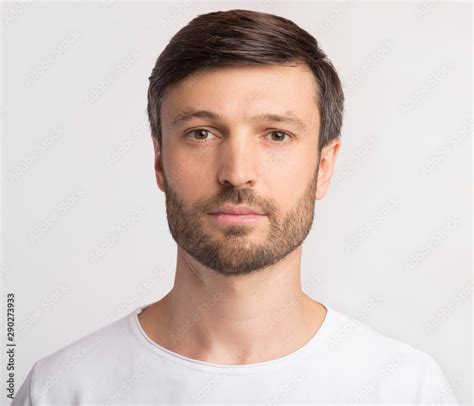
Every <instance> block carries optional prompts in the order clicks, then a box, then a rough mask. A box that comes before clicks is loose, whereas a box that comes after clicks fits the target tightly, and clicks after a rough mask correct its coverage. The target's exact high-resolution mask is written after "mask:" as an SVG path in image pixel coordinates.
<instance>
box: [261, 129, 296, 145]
mask: <svg viewBox="0 0 474 406" xmlns="http://www.w3.org/2000/svg"><path fill="white" fill-rule="evenodd" d="M268 134H277V137H276V140H277V141H278V142H277V144H283V142H280V141H281V140H284V139H285V135H287V136H288V138H293V137H292V136H291V135H290V134H288V133H286V132H284V131H276V130H275V131H270V132H269V133H268ZM268 134H267V135H268ZM274 139H275V138H274Z"/></svg>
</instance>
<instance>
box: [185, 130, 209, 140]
mask: <svg viewBox="0 0 474 406" xmlns="http://www.w3.org/2000/svg"><path fill="white" fill-rule="evenodd" d="M192 134H195V135H196V136H195V137H193V136H192ZM208 134H212V133H211V132H210V131H209V130H206V129H204V128H198V129H196V130H192V131H189V132H188V133H187V134H186V136H188V137H192V138H193V139H195V140H204V141H206V135H208Z"/></svg>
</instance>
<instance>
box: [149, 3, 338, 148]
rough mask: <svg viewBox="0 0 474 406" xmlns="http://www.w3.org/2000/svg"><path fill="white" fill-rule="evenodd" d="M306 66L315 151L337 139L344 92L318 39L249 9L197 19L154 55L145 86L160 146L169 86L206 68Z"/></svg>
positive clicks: (274, 16)
mask: <svg viewBox="0 0 474 406" xmlns="http://www.w3.org/2000/svg"><path fill="white" fill-rule="evenodd" d="M293 62H297V63H301V62H302V63H305V64H307V65H308V66H309V68H310V69H311V71H312V72H313V74H314V77H315V78H316V83H317V87H318V88H317V91H316V93H317V94H316V95H315V96H316V97H315V99H316V101H317V106H318V107H319V113H320V117H321V125H320V131H319V151H318V152H320V151H321V148H322V147H324V146H325V145H326V144H327V143H328V142H329V141H331V140H332V139H333V138H336V137H338V136H340V131H341V126H342V116H343V106H344V94H343V91H342V87H341V82H340V80H339V77H338V75H337V72H336V70H335V68H334V66H333V65H332V63H331V61H330V60H329V59H328V58H327V56H326V54H325V53H324V52H323V51H322V50H321V48H319V45H318V42H317V41H316V39H315V38H314V37H313V36H312V35H311V34H309V33H308V32H307V31H305V30H303V29H302V28H300V27H298V26H297V25H296V24H295V23H294V22H292V21H290V20H288V19H286V18H283V17H280V16H276V15H273V14H267V13H261V12H257V11H251V10H229V11H216V12H211V13H207V14H201V15H199V16H197V17H195V18H194V19H193V20H192V21H191V22H189V23H188V24H187V25H186V26H185V27H183V28H182V29H181V30H179V31H178V32H177V33H176V34H175V35H174V36H173V38H171V40H170V41H169V43H168V45H167V46H166V48H165V49H164V50H163V52H162V53H161V54H160V56H159V57H158V59H157V61H156V64H155V67H154V68H153V71H152V74H151V76H150V77H149V81H150V84H149V88H148V106H147V111H148V119H149V121H150V126H151V131H152V136H154V137H156V138H157V140H158V142H159V145H160V147H161V136H162V134H161V122H160V107H161V103H162V101H163V97H164V96H165V92H166V90H167V88H168V86H170V85H171V84H173V83H176V82H178V81H180V80H182V79H184V78H185V77H187V76H188V75H191V74H193V75H198V74H199V73H200V72H203V71H205V70H206V69H209V68H216V67H223V66H239V65H240V66H243V65H277V64H289V63H293Z"/></svg>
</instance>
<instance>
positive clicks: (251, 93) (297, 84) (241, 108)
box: [161, 64, 319, 128]
mask: <svg viewBox="0 0 474 406" xmlns="http://www.w3.org/2000/svg"><path fill="white" fill-rule="evenodd" d="M316 95H317V85H316V80H315V78H314V75H313V73H312V72H311V71H310V69H309V67H307V65H304V64H299V65H296V66H280V65H258V66H231V67H220V68H213V69H209V70H206V71H200V72H199V71H198V72H196V73H193V74H191V75H189V76H187V77H186V78H185V79H183V80H181V81H180V82H178V83H175V84H173V85H172V86H170V87H169V88H168V89H167V93H166V95H165V97H164V99H163V103H162V106H161V119H162V126H163V128H166V127H170V126H171V123H172V122H173V121H174V120H175V118H176V116H177V115H179V114H180V113H182V112H183V111H186V109H189V107H192V108H193V109H195V110H211V111H216V112H218V113H219V115H220V116H223V117H227V118H228V119H229V120H239V121H240V120H247V118H250V117H255V116H256V115H259V114H268V113H270V114H280V113H282V112H288V111H291V112H293V114H294V115H295V116H297V117H298V118H300V119H301V120H303V121H304V122H305V124H306V127H307V128H312V127H315V126H316V127H317V126H318V125H319V111H318V103H317V96H316Z"/></svg>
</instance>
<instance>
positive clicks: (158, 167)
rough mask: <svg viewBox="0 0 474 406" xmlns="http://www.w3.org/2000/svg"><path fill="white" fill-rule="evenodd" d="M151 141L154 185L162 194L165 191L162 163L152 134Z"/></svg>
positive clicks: (157, 145)
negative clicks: (153, 153) (153, 152)
mask: <svg viewBox="0 0 474 406" xmlns="http://www.w3.org/2000/svg"><path fill="white" fill-rule="evenodd" d="M151 139H152V140H153V149H154V151H155V163H154V166H155V176H156V183H157V184H158V187H159V188H160V190H161V191H162V192H164V191H165V178H164V171H163V162H162V159H161V148H160V145H159V143H158V139H157V138H156V137H155V136H154V135H153V134H152V136H151Z"/></svg>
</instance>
